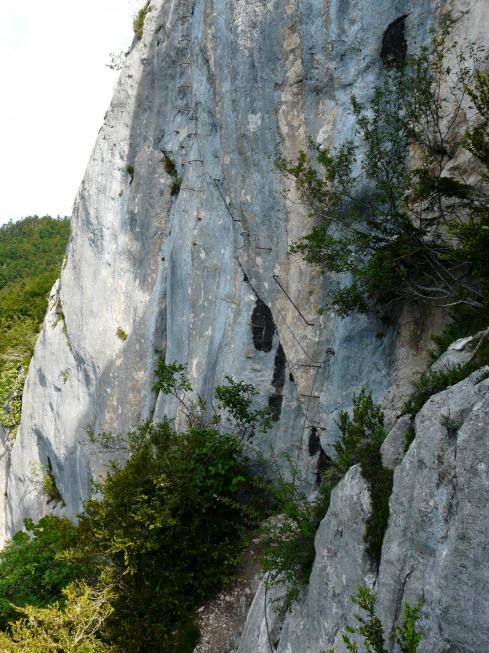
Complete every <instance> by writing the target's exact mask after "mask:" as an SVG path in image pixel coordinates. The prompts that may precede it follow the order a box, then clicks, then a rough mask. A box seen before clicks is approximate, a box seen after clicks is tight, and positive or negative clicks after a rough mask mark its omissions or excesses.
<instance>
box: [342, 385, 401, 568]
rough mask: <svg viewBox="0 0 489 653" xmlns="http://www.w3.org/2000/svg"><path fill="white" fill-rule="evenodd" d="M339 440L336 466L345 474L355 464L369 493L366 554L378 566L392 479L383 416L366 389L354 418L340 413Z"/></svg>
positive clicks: (355, 403) (355, 406)
mask: <svg viewBox="0 0 489 653" xmlns="http://www.w3.org/2000/svg"><path fill="white" fill-rule="evenodd" d="M338 426H339V429H340V437H339V439H338V441H337V442H336V443H335V445H334V447H335V451H336V454H337V460H336V461H334V464H335V465H336V466H337V467H338V469H339V470H340V472H341V473H342V474H345V473H346V471H347V470H348V469H349V468H350V467H351V466H352V465H356V464H360V466H361V468H362V476H363V477H364V478H365V480H366V481H367V483H368V486H369V490H370V501H371V514H370V516H369V518H368V519H367V524H366V530H365V543H366V546H367V548H366V550H367V553H368V555H369V556H370V559H371V560H372V562H373V563H375V564H378V563H379V561H380V554H381V550H382V542H383V541H384V534H385V531H386V528H387V523H388V521H389V498H390V495H391V493H392V482H393V475H392V472H391V471H390V470H388V469H385V468H384V466H383V465H382V456H381V453H380V448H381V446H382V443H383V441H384V439H385V436H386V433H385V430H384V414H383V412H382V409H381V407H380V406H379V405H376V404H375V403H374V401H373V399H372V395H371V393H370V392H367V390H366V389H365V388H362V389H361V390H360V393H359V394H358V395H357V396H354V397H353V418H351V417H350V415H349V414H348V412H347V411H342V412H341V413H340V418H339V422H338Z"/></svg>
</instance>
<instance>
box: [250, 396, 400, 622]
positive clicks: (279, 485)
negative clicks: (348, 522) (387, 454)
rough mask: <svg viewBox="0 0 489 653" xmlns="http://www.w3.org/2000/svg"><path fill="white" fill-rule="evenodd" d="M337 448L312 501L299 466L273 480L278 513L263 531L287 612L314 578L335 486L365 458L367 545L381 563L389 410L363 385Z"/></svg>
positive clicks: (266, 561) (272, 576)
mask: <svg viewBox="0 0 489 653" xmlns="http://www.w3.org/2000/svg"><path fill="white" fill-rule="evenodd" d="M338 428H339V430H340V435H339V439H338V441H337V442H336V444H335V450H336V454H337V458H336V460H333V461H332V463H331V466H330V467H329V468H328V469H327V470H326V472H325V474H324V475H323V480H322V482H321V485H320V488H319V492H318V497H317V498H316V500H315V501H314V502H310V503H309V502H307V500H306V496H305V495H304V493H303V492H301V491H300V490H299V489H298V481H299V479H298V474H297V467H295V468H294V467H293V465H292V464H290V468H291V472H292V474H291V475H292V479H291V480H290V481H285V480H284V479H283V478H282V476H281V475H280V474H279V473H276V475H275V478H274V480H273V482H272V483H271V486H270V491H271V493H272V499H273V504H274V507H275V510H276V512H277V513H278V515H279V516H278V517H277V518H276V519H275V520H272V521H271V522H270V523H267V524H266V527H265V529H264V532H263V536H262V539H263V541H262V567H263V570H264V572H268V583H269V585H271V586H274V585H277V586H280V587H282V588H283V589H284V598H283V600H282V603H281V605H280V606H279V608H278V611H279V612H287V611H288V610H289V608H290V607H291V606H292V604H293V602H294V601H295V600H296V599H297V598H298V596H299V594H300V592H301V590H302V587H303V586H304V584H306V583H307V582H308V581H309V576H310V573H311V569H312V565H313V563H314V558H315V548H314V538H315V535H316V532H317V529H318V527H319V524H320V522H321V520H322V519H323V518H324V516H325V515H326V513H327V511H328V508H329V504H330V497H331V492H332V490H333V488H334V487H335V485H336V484H337V483H338V482H339V481H340V480H341V478H342V477H343V476H344V475H345V474H346V472H347V471H348V470H349V469H350V467H352V466H353V465H357V464H360V466H361V468H362V475H363V476H364V478H365V480H366V481H367V483H368V486H369V490H370V499H371V504H372V509H371V514H370V516H369V518H368V520H367V524H366V530H365V544H366V551H367V553H368V555H369V556H370V559H371V560H372V563H373V564H375V565H377V564H378V562H379V559H380V553H381V548H382V542H383V539H384V534H385V530H386V528H387V522H388V519H389V498H390V495H391V492H392V472H390V470H387V469H385V468H384V467H383V465H382V458H381V455H380V447H381V445H382V442H383V441H384V438H385V431H384V415H383V412H382V410H381V408H380V406H379V405H376V404H375V403H374V401H373V399H372V395H371V393H370V392H368V391H367V390H366V389H365V388H362V389H361V391H360V393H359V394H358V395H357V396H354V397H353V415H352V417H350V415H349V414H348V412H347V411H342V412H341V413H340V417H339V420H338Z"/></svg>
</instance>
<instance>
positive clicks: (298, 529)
mask: <svg viewBox="0 0 489 653" xmlns="http://www.w3.org/2000/svg"><path fill="white" fill-rule="evenodd" d="M290 467H291V469H292V471H293V468H292V464H290ZM298 480H299V479H298V477H297V474H296V473H292V480H290V481H286V480H284V479H283V478H282V476H281V475H280V474H279V473H276V475H275V478H274V480H273V481H272V483H271V484H270V486H269V487H268V488H267V489H268V491H269V492H270V493H271V498H272V509H273V510H274V511H275V512H276V516H275V517H273V518H271V519H269V520H267V522H265V525H264V527H263V529H262V532H261V556H260V557H261V567H262V571H263V573H266V574H268V576H267V579H268V580H267V583H268V585H269V586H270V587H273V586H278V587H280V588H281V589H283V590H284V592H283V597H282V598H281V599H280V602H279V603H278V604H277V605H276V611H277V612H278V613H279V614H285V613H286V612H288V611H289V609H290V608H291V607H292V605H293V603H294V602H295V601H296V600H297V599H298V598H299V595H300V593H301V591H302V588H303V587H304V585H306V584H307V583H308V582H309V577H310V575H311V570H312V566H313V564H314V559H315V556H316V551H315V548H314V538H315V535H316V532H317V529H318V527H319V524H320V523H321V520H322V519H323V517H324V516H325V514H326V513H327V511H328V507H329V500H330V495H331V490H332V487H333V483H332V482H328V481H325V482H323V484H322V485H321V488H320V491H319V496H318V498H317V499H316V501H314V502H308V501H307V497H306V495H305V494H304V493H303V492H302V491H301V490H300V489H298V487H297V485H298ZM334 480H335V481H337V480H338V479H337V478H335V479H334Z"/></svg>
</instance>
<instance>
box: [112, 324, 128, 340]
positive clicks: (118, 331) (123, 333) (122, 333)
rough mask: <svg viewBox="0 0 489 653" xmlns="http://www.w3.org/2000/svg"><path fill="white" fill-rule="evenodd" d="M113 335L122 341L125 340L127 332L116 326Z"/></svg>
mask: <svg viewBox="0 0 489 653" xmlns="http://www.w3.org/2000/svg"><path fill="white" fill-rule="evenodd" d="M115 335H116V336H117V337H118V338H119V340H122V342H124V341H125V340H127V332H126V331H124V329H123V328H122V327H117V329H116V332H115Z"/></svg>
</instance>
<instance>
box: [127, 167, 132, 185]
mask: <svg viewBox="0 0 489 653" xmlns="http://www.w3.org/2000/svg"><path fill="white" fill-rule="evenodd" d="M126 172H127V174H128V175H129V177H130V178H131V184H132V182H133V181H134V166H133V165H130V164H127V166H126Z"/></svg>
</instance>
